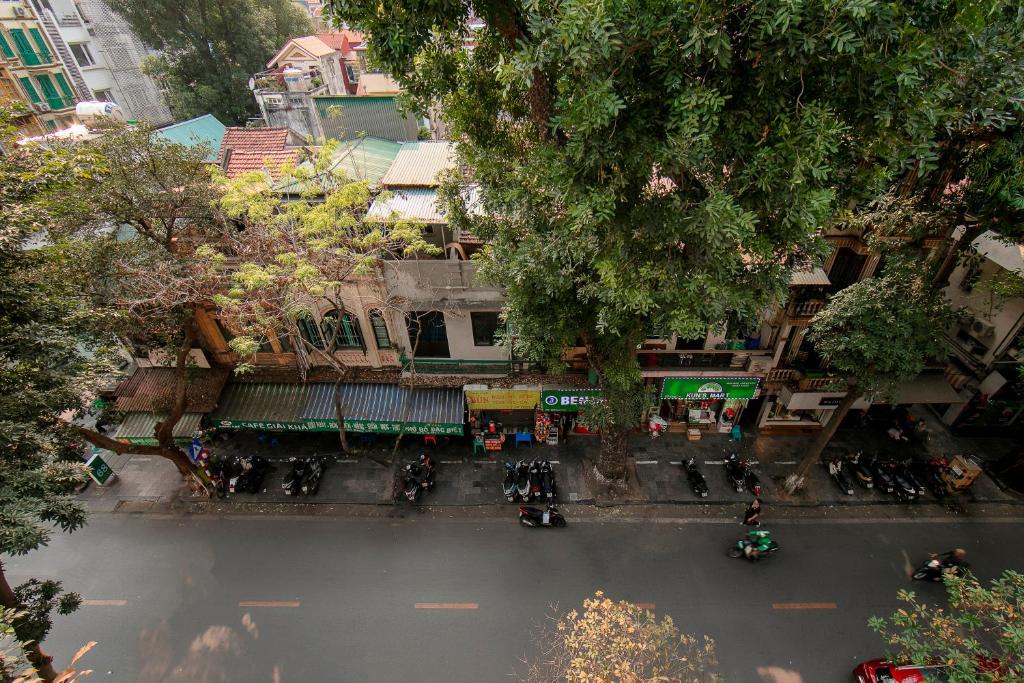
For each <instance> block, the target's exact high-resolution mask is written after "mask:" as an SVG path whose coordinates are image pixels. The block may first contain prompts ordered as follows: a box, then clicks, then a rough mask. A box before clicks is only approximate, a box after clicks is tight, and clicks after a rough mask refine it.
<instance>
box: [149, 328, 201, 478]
mask: <svg viewBox="0 0 1024 683" xmlns="http://www.w3.org/2000/svg"><path fill="white" fill-rule="evenodd" d="M194 317H195V311H194V310H193V309H189V311H188V313H187V315H186V318H185V321H184V322H183V323H182V332H183V333H184V337H183V339H182V341H181V346H180V347H179V348H178V353H177V356H176V357H175V359H174V403H173V404H172V405H171V412H170V413H169V414H168V415H167V417H165V418H164V419H163V420H162V421H160V422H158V423H157V425H156V430H155V431H156V440H157V443H158V444H160V447H161V448H162V449H164V450H166V451H178V452H180V450H181V449H179V448H178V446H177V444H175V443H174V428H175V427H177V426H178V422H180V421H181V417H182V415H184V414H185V409H186V407H187V405H186V402H187V400H188V356H189V352H190V351H191V350H192V342H193V341H195V326H194V324H193V322H194ZM186 459H187V458H186ZM190 462H191V461H190Z"/></svg>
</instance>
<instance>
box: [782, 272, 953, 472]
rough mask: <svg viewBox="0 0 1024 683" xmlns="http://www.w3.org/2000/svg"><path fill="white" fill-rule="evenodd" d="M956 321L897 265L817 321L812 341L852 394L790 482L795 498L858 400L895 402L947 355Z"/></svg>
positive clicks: (839, 298)
mask: <svg viewBox="0 0 1024 683" xmlns="http://www.w3.org/2000/svg"><path fill="white" fill-rule="evenodd" d="M950 321H951V311H950V310H949V308H948V306H947V305H946V303H945V302H944V301H943V300H942V299H941V297H940V296H939V295H938V294H937V293H936V292H935V291H934V290H933V289H932V288H931V287H930V284H929V282H928V281H927V279H925V278H921V277H919V276H917V275H915V273H914V272H913V271H912V270H911V268H910V267H909V264H906V263H899V262H898V261H896V262H894V263H892V264H891V265H890V266H888V267H887V269H886V271H885V273H884V274H883V276H882V277H878V278H868V279H866V280H862V281H860V282H858V283H856V284H854V285H851V286H849V287H847V288H846V289H843V290H842V291H840V292H839V293H838V294H836V295H835V296H833V297H832V298H831V300H830V301H829V302H828V305H827V306H826V307H825V308H824V309H822V310H821V311H820V312H819V313H818V314H817V315H815V316H814V318H812V319H811V327H810V332H809V333H808V338H809V339H810V340H811V342H812V343H813V344H814V349H815V351H817V352H818V353H819V354H820V355H821V357H822V359H823V360H824V361H825V362H826V363H827V364H828V366H829V367H830V368H831V369H832V370H833V371H834V372H835V373H836V374H837V375H838V376H839V377H840V378H841V379H840V381H841V382H842V383H843V390H844V391H845V394H844V395H843V398H842V399H841V400H840V402H839V405H838V406H837V407H836V409H835V410H834V411H833V414H832V417H831V418H830V419H829V421H828V423H827V424H826V425H825V426H824V427H823V428H822V429H821V430H820V431H819V432H818V434H817V435H816V436H815V438H814V441H813V442H811V445H810V446H809V447H808V449H807V451H806V452H805V453H804V456H803V458H802V459H801V460H800V463H799V465H798V466H797V469H796V471H795V472H794V474H792V475H790V477H789V478H787V480H786V488H787V489H788V490H789V491H790V492H792V491H795V490H796V489H798V488H800V487H801V486H802V485H803V482H804V478H805V477H806V476H807V473H808V472H809V471H810V469H811V467H813V466H814V464H815V463H817V462H818V461H819V459H820V458H821V453H822V451H823V450H824V449H825V446H827V445H828V443H829V441H831V439H832V436H833V435H834V434H835V432H836V430H837V429H838V428H839V424H840V423H841V422H842V421H843V418H844V417H846V414H847V413H848V412H849V410H850V408H851V407H852V406H853V404H854V403H856V402H857V400H858V399H859V398H861V397H862V396H865V395H866V396H869V397H872V398H878V397H882V398H891V397H892V395H893V392H894V391H895V389H896V387H898V386H899V384H900V383H901V382H904V381H906V380H909V379H912V378H914V377H916V376H917V374H918V373H919V372H921V370H922V369H924V366H925V363H926V362H927V361H928V360H929V359H931V358H939V357H941V356H942V355H943V350H944V349H945V342H944V333H945V330H946V327H947V325H948V324H949V322H950Z"/></svg>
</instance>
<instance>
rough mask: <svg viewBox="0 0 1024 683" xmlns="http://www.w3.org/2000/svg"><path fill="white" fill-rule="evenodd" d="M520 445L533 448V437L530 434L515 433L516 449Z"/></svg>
mask: <svg viewBox="0 0 1024 683" xmlns="http://www.w3.org/2000/svg"><path fill="white" fill-rule="evenodd" d="M520 443H525V444H526V445H527V446H529V447H530V448H533V435H532V434H530V432H520V431H517V432H516V448H519V444H520Z"/></svg>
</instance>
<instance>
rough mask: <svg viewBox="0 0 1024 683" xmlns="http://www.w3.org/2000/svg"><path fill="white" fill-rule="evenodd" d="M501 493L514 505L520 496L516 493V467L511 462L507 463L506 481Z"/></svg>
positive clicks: (502, 485) (502, 484) (502, 483)
mask: <svg viewBox="0 0 1024 683" xmlns="http://www.w3.org/2000/svg"><path fill="white" fill-rule="evenodd" d="M501 492H502V493H504V494H505V500H507V501H508V502H510V503H514V502H515V500H516V496H517V495H519V493H518V491H516V466H515V465H513V464H512V463H511V462H509V461H506V462H505V480H504V481H503V482H501Z"/></svg>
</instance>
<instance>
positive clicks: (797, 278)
mask: <svg viewBox="0 0 1024 683" xmlns="http://www.w3.org/2000/svg"><path fill="white" fill-rule="evenodd" d="M830 284H832V282H831V281H830V280H829V279H828V275H827V274H826V273H825V271H824V270H822V269H821V268H818V267H817V266H815V267H814V268H811V267H810V266H807V265H803V266H797V267H796V268H794V269H793V274H792V275H790V278H789V285H790V286H791V287H807V286H814V285H830Z"/></svg>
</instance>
